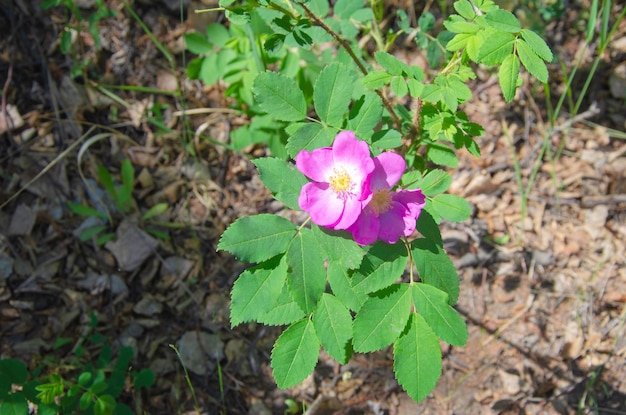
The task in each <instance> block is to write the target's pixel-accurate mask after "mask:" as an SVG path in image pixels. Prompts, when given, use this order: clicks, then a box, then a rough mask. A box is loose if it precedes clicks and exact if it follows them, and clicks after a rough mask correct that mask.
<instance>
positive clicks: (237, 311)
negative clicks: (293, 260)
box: [230, 257, 287, 327]
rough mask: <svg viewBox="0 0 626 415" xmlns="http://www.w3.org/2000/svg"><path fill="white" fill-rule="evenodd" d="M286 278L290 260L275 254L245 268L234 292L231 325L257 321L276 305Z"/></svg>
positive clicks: (232, 294) (231, 305) (235, 285)
mask: <svg viewBox="0 0 626 415" xmlns="http://www.w3.org/2000/svg"><path fill="white" fill-rule="evenodd" d="M286 279H287V262H286V261H285V258H284V257H274V258H272V259H270V260H269V261H266V262H263V263H261V264H259V265H257V266H256V267H253V268H250V269H247V270H245V271H244V272H242V273H241V275H240V276H239V278H237V280H236V281H235V284H234V285H233V289H232V291H231V304H230V324H231V326H232V327H235V326H237V325H239V324H240V323H243V322H246V321H250V320H256V319H258V318H259V317H261V316H262V315H263V314H265V313H267V312H268V311H270V310H271V309H272V307H274V305H275V304H276V302H277V301H278V298H279V297H280V294H281V292H282V289H283V286H284V285H285V280H286Z"/></svg>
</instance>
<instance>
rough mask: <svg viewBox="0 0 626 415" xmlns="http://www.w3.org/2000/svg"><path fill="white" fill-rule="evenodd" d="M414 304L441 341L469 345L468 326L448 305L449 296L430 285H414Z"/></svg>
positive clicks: (456, 344) (455, 344)
mask: <svg viewBox="0 0 626 415" xmlns="http://www.w3.org/2000/svg"><path fill="white" fill-rule="evenodd" d="M412 292H413V303H414V304H415V308H416V309H417V311H419V313H420V314H421V315H422V317H424V320H426V322H427V323H428V325H429V326H430V327H431V328H432V329H433V331H434V332H435V334H437V336H439V338H440V339H441V340H443V341H444V342H446V343H449V344H452V345H454V346H464V345H465V344H466V343H467V337H468V333H467V325H466V324H465V321H463V318H462V317H461V316H460V315H459V313H458V312H457V311H456V310H455V309H454V308H452V307H451V306H450V304H448V294H446V293H445V292H443V291H441V290H440V289H438V288H436V287H433V286H432V285H428V284H420V283H417V284H413V286H412Z"/></svg>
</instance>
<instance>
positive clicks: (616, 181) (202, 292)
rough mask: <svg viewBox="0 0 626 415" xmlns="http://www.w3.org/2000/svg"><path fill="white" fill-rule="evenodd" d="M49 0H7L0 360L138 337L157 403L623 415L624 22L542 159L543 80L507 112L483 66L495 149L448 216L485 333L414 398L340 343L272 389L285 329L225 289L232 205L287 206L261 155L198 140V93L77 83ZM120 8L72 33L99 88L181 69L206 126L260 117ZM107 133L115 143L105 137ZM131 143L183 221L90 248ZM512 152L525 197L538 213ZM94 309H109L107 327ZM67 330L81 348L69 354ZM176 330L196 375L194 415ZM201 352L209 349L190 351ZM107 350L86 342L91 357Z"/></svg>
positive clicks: (468, 294) (553, 38)
mask: <svg viewBox="0 0 626 415" xmlns="http://www.w3.org/2000/svg"><path fill="white" fill-rule="evenodd" d="M37 3H38V2H36V1H31V0H16V1H13V2H7V1H6V0H4V1H2V2H0V27H2V28H3V29H2V34H1V35H0V80H2V81H1V82H0V84H2V87H3V93H2V112H3V113H5V114H6V113H12V114H14V115H13V116H12V120H13V122H15V121H19V120H18V117H17V116H16V115H15V114H18V115H19V118H20V119H22V120H23V124H21V125H20V124H19V123H18V124H11V125H10V126H9V127H8V128H7V127H6V123H4V125H3V122H2V120H3V117H5V116H4V114H3V115H0V133H1V135H0V205H2V206H3V207H2V209H0V356H1V357H18V358H21V359H24V360H25V361H26V362H28V364H29V365H30V367H31V368H32V369H34V368H35V367H37V366H43V367H44V368H47V369H46V370H48V371H56V370H59V371H61V372H62V373H63V374H64V375H66V376H68V377H71V376H72V373H74V374H75V373H76V372H75V368H74V367H72V366H71V365H63V364H62V363H65V362H67V361H69V360H70V357H71V356H72V355H73V350H74V348H75V346H76V342H78V341H79V339H80V338H81V335H83V336H84V335H86V334H88V333H93V332H97V333H101V334H102V335H104V336H106V337H107V338H108V339H109V340H110V341H111V343H112V346H113V349H114V350H117V349H118V348H119V347H120V345H130V346H132V347H133V348H134V349H135V350H136V353H137V356H136V359H135V360H134V361H133V367H134V368H137V369H139V368H144V367H149V368H151V369H152V370H153V371H154V372H155V373H156V375H157V382H156V385H155V386H153V387H152V388H151V389H149V391H148V392H144V393H143V394H135V395H134V396H133V394H132V393H131V392H128V393H126V392H125V393H124V395H123V400H125V401H126V402H127V403H128V404H129V405H131V406H133V407H134V408H135V409H136V410H137V412H138V413H147V414H172V413H188V414H191V413H209V414H215V413H224V414H225V413H228V414H246V413H249V414H272V413H273V414H282V413H284V411H285V409H286V408H287V403H289V402H290V401H289V400H291V401H292V402H293V403H294V404H295V405H300V404H306V405H311V404H313V406H312V407H311V408H310V409H309V412H308V413H309V414H317V415H319V414H331V413H344V414H389V415H392V414H413V413H426V414H452V413H454V414H488V413H497V414H523V413H525V414H552V413H555V414H556V413H558V414H572V413H594V412H595V413H601V414H626V380H625V379H626V376H625V374H626V337H625V336H624V331H625V327H624V326H625V320H626V307H625V303H626V266H625V265H626V264H625V257H624V245H625V244H626V221H625V218H626V185H625V183H626V141H624V140H623V138H624V136H623V135H622V138H618V134H617V133H615V132H614V131H612V130H610V129H615V130H618V131H622V132H623V131H624V130H626V124H625V121H626V116H625V115H626V111H625V106H624V97H623V96H622V97H621V98H620V97H619V96H618V97H616V96H615V95H614V94H611V93H610V90H609V79H612V82H614V81H615V80H616V78H615V77H616V73H617V70H616V67H617V66H618V64H620V63H621V62H624V60H625V59H626V25H625V24H622V25H621V27H620V28H619V30H618V31H617V32H616V34H615V41H614V42H613V43H612V44H611V46H610V47H609V50H608V51H607V52H606V54H605V56H603V60H602V62H601V65H600V66H599V70H598V72H597V74H596V76H595V77H594V78H593V82H592V83H591V86H590V89H589V93H588V99H586V100H585V101H584V102H583V105H582V107H581V111H580V113H581V114H580V116H578V117H574V118H572V117H571V116H569V115H568V114H566V113H563V114H562V115H561V116H560V117H559V118H558V120H557V124H556V129H555V132H553V133H552V134H551V135H549V137H548V140H549V141H548V143H549V146H548V149H549V154H548V155H546V156H544V157H540V151H541V148H542V143H543V138H544V137H545V136H546V135H547V134H549V132H548V131H549V128H548V127H549V126H548V124H547V122H546V121H547V116H546V109H545V107H546V105H545V101H546V100H545V98H544V95H543V93H542V91H541V90H540V89H539V88H536V87H534V86H532V83H526V86H525V87H524V88H523V89H522V90H521V91H520V92H519V94H518V96H517V99H516V100H515V102H514V104H512V105H506V104H505V103H504V101H503V100H502V98H501V96H500V92H499V89H498V86H497V82H495V81H494V78H492V77H490V76H489V74H488V73H484V74H483V75H484V76H482V78H481V79H479V80H478V81H477V82H476V83H475V85H474V86H473V89H474V90H475V98H474V99H473V101H472V102H471V103H469V104H467V105H466V106H465V109H466V111H467V112H468V114H469V116H470V119H471V120H472V121H475V122H478V123H480V124H481V125H483V126H484V127H485V129H486V134H485V135H484V137H482V138H481V139H480V147H481V150H482V152H483V156H482V157H481V158H479V159H476V158H472V157H471V156H466V155H463V156H462V162H461V165H460V166H459V168H458V169H456V170H455V171H454V172H452V173H453V176H454V178H455V179H454V184H453V189H452V192H454V193H457V194H461V195H463V196H465V197H466V198H467V199H468V200H469V201H470V202H471V203H472V204H473V206H475V213H474V215H473V216H472V219H471V220H468V221H467V222H465V223H463V224H460V225H455V226H453V225H451V224H445V225H444V227H443V229H442V231H443V233H444V238H445V240H446V244H447V245H446V246H447V249H448V252H449V253H450V254H451V255H452V256H453V258H454V260H455V261H456V263H457V266H458V268H459V274H460V276H461V278H462V281H461V295H460V301H459V305H458V309H459V310H460V311H461V313H462V314H463V315H464V316H465V318H466V320H467V322H468V324H469V328H470V338H469V341H468V344H467V346H465V347H462V348H453V349H449V348H445V347H444V354H445V359H444V374H443V376H442V378H441V380H440V382H439V385H438V387H437V388H436V389H435V391H434V392H433V393H432V394H431V396H430V397H429V398H427V399H426V400H425V401H424V402H422V403H420V404H419V405H418V404H415V403H412V402H411V401H410V399H409V398H408V397H407V396H406V394H405V393H403V391H402V390H401V388H399V387H398V385H397V383H396V382H395V380H394V378H393V372H392V361H391V352H390V350H386V351H383V352H379V353H375V354H372V355H367V356H363V355H357V356H355V357H354V358H353V360H352V361H351V362H350V363H349V364H348V365H346V366H344V367H340V366H338V365H337V364H336V363H333V361H332V360H330V359H329V358H327V357H326V356H324V355H323V356H322V358H321V360H320V363H319V365H318V367H317V369H316V371H315V374H314V376H312V377H311V378H309V379H307V380H306V381H305V383H304V384H303V385H302V386H300V387H297V388H294V389H291V390H287V391H281V390H277V389H276V387H275V385H274V383H273V380H272V377H271V371H270V369H269V365H268V360H269V353H270V350H271V346H272V344H273V341H274V340H275V338H276V336H277V335H278V333H279V330H278V329H276V328H267V327H262V326H258V325H253V324H250V325H244V326H241V327H238V328H237V329H235V330H232V329H231V328H230V326H229V323H228V301H229V289H230V287H231V286H232V284H233V281H234V280H235V278H236V276H237V275H238V272H239V271H240V270H241V269H242V265H241V264H238V263H236V262H235V261H233V259H232V258H230V257H229V256H227V255H223V254H221V253H220V254H217V253H216V252H215V246H216V243H217V240H218V238H219V235H220V234H221V233H222V232H223V230H224V229H225V227H226V226H227V225H228V224H229V223H231V222H232V221H234V220H235V219H236V218H238V217H240V216H242V215H248V214H254V213H258V212H276V211H277V210H280V209H281V207H280V206H279V205H277V204H276V203H274V202H272V200H271V198H270V197H269V195H268V193H267V192H266V191H265V190H264V189H263V187H262V184H261V183H260V181H259V179H258V177H257V176H256V174H255V170H254V168H253V166H252V164H251V163H250V162H249V161H248V160H247V157H248V156H250V155H254V156H256V155H262V154H263V150H262V149H259V148H251V149H248V150H249V151H246V153H245V154H244V155H242V154H237V153H232V152H229V151H227V150H225V149H224V148H223V147H220V146H216V145H214V144H211V143H210V142H208V141H206V140H203V139H201V138H199V137H198V136H195V137H194V136H193V134H190V135H188V136H186V137H185V136H184V135H182V133H181V131H182V123H181V117H180V116H179V115H178V114H177V111H178V110H180V103H181V100H175V99H174V98H172V97H169V96H166V95H163V94H160V95H150V94H147V93H141V92H133V91H114V92H116V93H117V94H118V96H120V97H121V98H122V100H124V102H125V103H126V105H118V104H115V103H113V102H111V101H110V99H108V98H106V97H105V96H103V95H102V94H101V93H97V92H93V91H94V90H93V89H92V88H89V87H88V84H87V82H86V81H87V80H86V79H85V78H83V77H79V78H77V79H75V80H72V79H71V78H70V77H69V76H68V74H69V69H70V67H71V66H72V62H73V61H72V59H71V57H70V56H66V55H63V54H61V53H60V51H59V49H58V43H56V41H57V39H58V34H59V31H60V30H62V28H63V24H64V15H63V14H62V13H60V12H59V11H58V10H56V11H54V12H53V13H44V12H42V11H41V10H39V8H38V7H37ZM78 3H81V2H78ZM109 3H110V4H112V5H113V6H114V7H117V6H119V3H118V2H117V1H110V2H109ZM140 3H141V2H140ZM168 3H171V2H164V4H168ZM173 3H174V4H173V10H174V11H172V10H170V9H168V8H167V7H165V6H164V5H161V4H160V3H159V4H152V5H151V6H150V7H144V6H141V5H136V6H135V7H134V9H135V10H136V11H137V12H138V13H139V15H140V16H141V18H142V19H143V20H144V22H145V23H146V24H147V25H148V26H149V27H150V28H151V30H152V31H153V32H154V33H155V35H156V36H157V37H158V38H159V39H160V40H161V41H162V42H163V43H164V44H165V45H166V46H167V47H168V48H169V49H170V50H171V51H172V52H173V53H175V56H176V58H177V59H179V60H180V58H181V54H180V51H181V45H182V43H181V42H182V40H181V36H182V34H183V33H184V32H185V30H186V24H187V23H185V24H181V23H180V22H179V21H180V19H179V18H178V17H177V11H176V5H177V4H178V2H177V1H175V2H173ZM570 6H571V7H570V8H569V9H568V12H567V13H565V14H564V15H563V16H562V17H561V18H560V19H553V21H552V23H551V24H550V25H549V26H548V27H547V33H548V35H549V40H550V43H551V44H552V45H553V48H554V50H555V52H556V54H557V55H558V57H559V59H560V61H561V62H563V63H564V65H566V67H568V68H570V69H571V67H572V64H573V62H574V60H575V58H576V57H577V56H579V54H583V59H582V69H581V71H580V76H581V77H580V78H577V79H576V82H575V83H574V86H573V90H574V91H575V92H574V99H576V98H577V96H576V94H577V93H578V91H580V90H581V89H582V81H581V80H580V79H584V76H586V72H587V71H588V70H589V67H590V65H591V62H592V58H593V53H592V52H589V51H588V50H587V51H585V50H582V48H581V46H582V44H583V42H582V40H583V37H584V35H583V34H581V28H582V29H584V21H581V20H580V19H582V18H583V17H581V16H584V15H581V14H580V12H581V10H585V9H588V4H586V3H585V2H584V1H583V2H582V3H580V2H574V4H572V5H570ZM620 7H623V5H622V6H616V7H615V13H613V15H614V16H617V15H618V14H619V12H621V8H620ZM119 10H120V12H119V13H118V14H117V16H116V17H114V18H110V19H106V20H104V21H103V22H102V25H101V37H102V49H101V50H100V51H99V52H95V49H94V48H93V40H92V39H91V38H90V37H89V36H87V35H83V36H82V37H80V38H79V39H78V41H77V42H78V43H77V44H78V45H80V46H81V49H80V52H79V54H78V55H77V57H78V58H80V59H87V58H91V59H92V64H91V65H90V66H89V70H90V73H91V74H92V75H90V76H92V77H93V78H94V79H90V80H99V81H100V82H101V83H102V84H113V85H142V86H147V87H158V88H160V89H164V90H168V89H171V88H172V87H174V88H175V85H176V80H177V79H178V81H179V82H184V85H185V87H186V89H187V94H186V96H185V98H186V100H185V103H186V106H187V107H188V108H204V109H208V110H207V111H205V112H202V113H200V114H198V115H192V116H190V117H191V127H192V128H191V132H192V133H193V132H196V133H197V134H198V135H201V134H205V135H207V136H210V137H212V138H213V139H215V140H217V141H223V142H226V141H228V137H229V135H228V134H229V131H230V130H231V128H236V126H237V125H239V124H241V123H242V122H245V120H243V119H239V118H237V117H235V116H234V115H233V114H230V113H228V112H222V111H219V110H218V109H220V108H225V107H227V103H226V102H225V101H224V99H223V97H222V96H221V93H220V91H219V90H206V89H203V87H202V85H200V84H199V83H197V82H191V81H188V80H185V77H184V68H183V67H182V66H179V67H180V69H178V70H177V71H176V72H175V73H172V72H171V71H170V70H169V66H168V64H167V62H165V60H164V59H163V56H162V55H161V54H160V53H159V51H158V50H157V49H156V47H155V46H154V44H153V43H152V42H151V41H150V39H149V38H147V36H145V33H144V32H143V31H142V30H141V29H140V28H139V27H138V25H137V24H136V22H135V21H133V20H132V19H131V18H130V17H129V15H128V13H127V12H125V11H122V10H123V8H122V7H121V6H120V7H119ZM418 10H419V8H418ZM622 23H624V22H622ZM194 24H198V23H194ZM397 53H398V55H399V56H403V57H406V59H407V60H408V61H410V62H418V63H419V62H420V59H422V57H421V55H420V54H419V53H417V52H415V51H410V50H402V49H401V50H398V51H397ZM179 65H180V63H179ZM551 69H552V75H551V94H552V96H553V97H556V98H558V96H559V95H560V93H561V92H563V90H564V81H563V78H564V77H563V76H562V74H561V72H560V66H559V65H554V66H553V67H552V68H551ZM611 77H613V78H611ZM88 92H89V95H87V93H88ZM155 102H158V103H163V104H169V108H168V109H166V110H164V113H163V117H164V122H165V123H166V124H167V125H168V126H169V127H170V128H171V129H172V132H166V133H162V132H159V131H158V129H157V128H155V126H154V124H150V123H149V122H148V121H147V118H146V116H145V110H146V108H149V107H150V106H151V105H152V103H155ZM565 108H567V106H566V107H565ZM114 109H115V111H114ZM92 126H94V127H95V129H94V130H90V128H91V127H92ZM111 129H112V130H111ZM111 131H114V132H116V135H102V136H100V138H99V139H94V140H91V141H89V140H88V139H89V138H90V137H93V136H95V135H96V134H99V133H107V132H111ZM622 134H623V133H622ZM181 135H182V137H183V138H181ZM185 145H186V146H187V151H185V149H184V148H183V147H184V146H185ZM189 149H193V151H194V152H195V157H193V156H191V155H190V152H189V151H188V150H189ZM557 154H558V157H556V156H555V155H557ZM59 155H62V156H61V157H58V156H59ZM128 157H130V158H131V160H132V161H133V164H134V166H135V168H136V172H137V175H138V183H137V184H136V188H135V193H134V196H135V198H136V201H137V205H138V208H139V210H140V211H142V212H145V211H146V210H147V209H148V208H149V207H150V206H153V205H154V204H156V203H158V202H167V203H168V204H169V205H170V207H169V209H168V211H167V212H166V214H165V215H164V216H162V217H161V218H160V219H161V220H162V221H164V222H171V223H176V224H180V225H181V226H179V227H176V228H169V234H170V239H169V240H168V241H165V242H163V241H161V242H158V243H157V242H156V240H153V239H151V237H149V236H148V234H147V233H145V232H144V230H142V229H141V228H140V227H138V225H137V224H138V223H141V222H140V221H138V220H137V215H130V216H129V217H127V218H126V219H124V221H123V223H122V224H121V225H120V226H119V227H118V231H117V232H118V235H119V236H120V238H118V242H117V243H115V244H111V245H107V247H106V248H103V247H97V246H95V245H94V244H93V243H91V242H81V241H80V240H79V238H78V237H77V235H78V233H77V232H75V230H76V229H77V228H78V227H79V226H80V224H81V223H82V221H83V220H84V218H81V217H78V216H76V215H72V214H70V213H69V211H68V210H67V209H66V208H65V206H66V204H67V203H68V202H72V201H74V202H83V203H90V202H89V201H90V200H92V199H91V197H90V196H89V193H88V192H87V184H90V185H91V186H95V184H96V182H95V181H94V180H95V178H96V174H95V172H96V169H97V166H98V165H104V166H106V167H107V168H108V169H109V170H110V171H112V172H113V175H114V176H115V177H118V172H119V166H120V162H121V160H123V159H125V158H128ZM514 160H516V161H517V162H518V165H519V168H520V170H519V173H520V178H521V182H522V187H523V191H524V192H526V191H527V195H528V197H527V200H528V203H527V207H526V211H525V212H523V211H522V198H521V197H520V194H521V192H520V187H519V185H518V183H517V181H516V171H515V169H514V167H513V166H514V164H515V163H514ZM47 166H49V167H50V168H49V169H47ZM81 171H82V172H83V174H84V176H85V180H86V182H85V181H83V180H82V179H81V176H80V172H81ZM534 171H536V175H535V174H534V173H533V172H534ZM40 173H43V174H41V175H40ZM531 182H532V183H531ZM529 183H531V186H530V187H529ZM23 188H25V191H23V192H21V193H20V190H21V189H23ZM526 189H528V190H526ZM9 198H12V199H11V200H10V202H9ZM118 219H119V220H118V223H119V222H120V221H121V219H122V217H121V216H119V218H118ZM160 229H162V230H168V228H163V227H161V228H160ZM124 232H127V233H126V234H124ZM91 313H94V314H95V316H96V317H97V320H98V324H97V325H96V326H95V327H93V328H91V327H90V325H89V324H88V323H89V321H90V314H91ZM59 338H68V339H70V342H69V343H68V344H65V345H62V346H60V347H57V348H55V347H54V346H55V342H56V341H57V340H58V339H59ZM198 342H200V344H201V345H200V346H198ZM170 344H175V345H177V346H178V348H179V349H181V353H182V354H183V358H184V360H185V362H186V363H187V366H188V368H189V369H190V376H191V382H192V384H193V387H194V390H195V392H196V394H197V398H198V402H199V411H198V410H197V409H198V408H196V409H194V403H193V399H192V395H191V392H190V388H189V387H188V385H187V384H186V382H185V380H184V377H183V375H184V374H183V372H182V367H181V365H180V363H179V362H178V360H177V357H176V355H175V353H174V352H173V350H172V349H171V348H170V347H169V345H170ZM194 344H195V345H196V347H194ZM189 349H196V350H199V351H201V352H200V353H198V355H197V356H191V355H189V354H188V353H187V352H185V351H184V350H189ZM97 354H98V349H97V348H94V347H91V348H88V352H87V355H86V359H87V360H88V359H89V358H92V359H93V358H95V357H96V356H97ZM44 362H56V363H52V364H51V363H48V364H45V363H44ZM59 362H60V363H59ZM72 370H74V372H72ZM296 411H298V409H297V408H296ZM295 413H301V409H300V412H295Z"/></svg>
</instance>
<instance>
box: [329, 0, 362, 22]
mask: <svg viewBox="0 0 626 415" xmlns="http://www.w3.org/2000/svg"><path fill="white" fill-rule="evenodd" d="M361 7H363V1H362V0H361V1H358V0H337V3H335V6H334V7H333V13H334V14H335V16H337V17H339V18H340V19H342V20H348V19H350V18H351V17H352V14H353V13H354V12H355V11H357V10H358V9H360V8H361Z"/></svg>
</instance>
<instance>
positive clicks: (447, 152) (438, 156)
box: [426, 143, 459, 168]
mask: <svg viewBox="0 0 626 415" xmlns="http://www.w3.org/2000/svg"><path fill="white" fill-rule="evenodd" d="M426 158H427V159H428V160H430V161H432V162H433V163H435V164H439V165H441V166H448V167H452V168H455V167H457V166H458V165H459V159H458V158H457V156H456V153H455V152H454V150H452V149H451V148H450V147H448V146H446V145H445V144H439V143H432V144H430V145H429V146H428V149H427V150H426Z"/></svg>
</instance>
